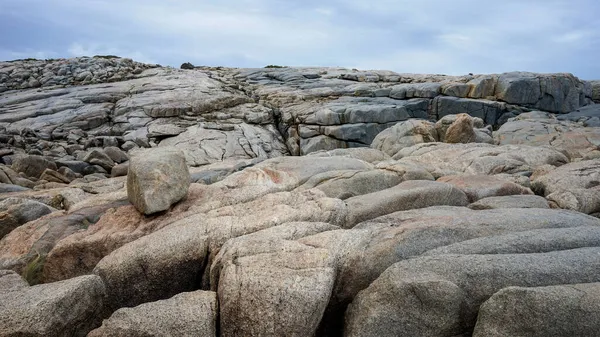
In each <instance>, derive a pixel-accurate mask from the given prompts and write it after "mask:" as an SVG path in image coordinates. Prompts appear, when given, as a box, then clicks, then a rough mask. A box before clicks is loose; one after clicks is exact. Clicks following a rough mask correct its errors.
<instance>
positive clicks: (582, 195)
mask: <svg viewBox="0 0 600 337" xmlns="http://www.w3.org/2000/svg"><path fill="white" fill-rule="evenodd" d="M532 187H533V189H535V190H536V192H538V193H539V194H541V195H544V196H546V198H547V199H548V200H550V201H551V202H554V203H555V204H557V205H558V206H559V207H561V208H566V209H572V210H576V211H579V212H582V213H586V214H594V213H598V212H600V159H595V160H584V161H580V162H575V163H570V164H567V165H563V166H561V167H559V168H557V169H556V170H553V171H551V172H548V173H547V174H544V175H542V176H539V177H538V178H536V179H535V180H534V181H533V184H532Z"/></svg>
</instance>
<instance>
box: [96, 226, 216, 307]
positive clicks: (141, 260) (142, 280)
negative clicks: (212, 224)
mask: <svg viewBox="0 0 600 337" xmlns="http://www.w3.org/2000/svg"><path fill="white" fill-rule="evenodd" d="M206 256H207V237H206V236H201V235H198V231H196V230H194V228H192V227H191V226H187V227H177V226H175V227H167V228H165V229H163V230H160V231H158V232H155V233H153V234H150V235H147V236H145V237H142V238H140V239H138V240H136V241H133V242H131V243H128V244H126V245H124V246H123V247H121V248H119V249H117V250H115V251H113V252H112V253H111V254H110V255H108V256H106V257H105V258H103V259H102V260H100V262H99V263H98V264H97V265H96V268H94V273H95V274H96V275H98V276H100V277H101V278H102V281H103V282H104V283H105V284H106V287H107V303H106V306H107V312H106V313H108V314H109V313H111V312H112V311H114V310H116V309H119V308H121V307H132V306H136V305H139V304H141V303H144V302H151V301H156V300H161V299H166V298H169V297H171V296H173V295H175V294H177V293H180V292H184V291H192V290H194V289H196V287H197V283H198V281H199V279H200V278H201V275H202V271H203V270H204V264H205V258H206Z"/></svg>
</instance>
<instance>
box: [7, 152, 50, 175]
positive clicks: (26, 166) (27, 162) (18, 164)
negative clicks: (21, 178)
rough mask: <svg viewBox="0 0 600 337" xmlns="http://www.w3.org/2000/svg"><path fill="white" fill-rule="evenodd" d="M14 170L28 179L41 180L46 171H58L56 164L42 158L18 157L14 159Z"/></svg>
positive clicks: (32, 156) (31, 156)
mask: <svg viewBox="0 0 600 337" xmlns="http://www.w3.org/2000/svg"><path fill="white" fill-rule="evenodd" d="M11 167H12V169H13V170H15V171H17V172H22V173H24V174H25V175H26V176H28V177H32V178H39V177H40V176H41V175H42V173H43V172H44V170H46V169H51V170H54V171H56V170H57V167H56V163H55V162H54V161H52V160H48V159H47V158H45V157H42V156H35V155H30V156H23V155H21V156H17V157H16V158H14V159H13V163H12V166H11Z"/></svg>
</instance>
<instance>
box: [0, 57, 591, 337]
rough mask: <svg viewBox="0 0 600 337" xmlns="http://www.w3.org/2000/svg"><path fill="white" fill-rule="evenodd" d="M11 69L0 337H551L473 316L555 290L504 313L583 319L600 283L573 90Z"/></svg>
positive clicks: (129, 67)
mask: <svg viewBox="0 0 600 337" xmlns="http://www.w3.org/2000/svg"><path fill="white" fill-rule="evenodd" d="M4 65H5V64H4V63H2V65H1V66H0V84H3V85H4V88H5V89H4V91H3V92H1V93H0V184H1V185H0V223H2V221H4V223H2V224H4V225H5V226H4V227H3V228H4V229H6V228H10V232H8V231H6V232H7V234H6V235H4V237H2V238H0V269H2V270H1V271H0V297H2V296H4V297H2V298H0V316H2V315H5V316H6V317H8V318H7V319H4V318H2V319H0V321H2V324H5V325H6V327H7V328H6V329H5V327H4V326H2V327H0V331H2V332H4V331H13V330H7V329H17V330H18V329H21V330H19V331H20V332H18V333H21V334H28V333H29V332H31V333H32V334H33V335H36V334H37V335H50V336H52V335H85V334H87V333H88V332H90V331H91V330H93V329H96V330H94V331H92V332H91V333H90V336H103V335H109V336H111V335H112V336H122V335H127V336H130V335H133V336H136V335H140V336H141V335H144V336H145V335H194V334H198V335H207V336H216V335H224V336H239V335H244V336H254V335H261V336H307V335H310V336H313V335H314V336H341V335H343V334H346V335H348V336H354V335H361V336H370V335H373V336H375V335H376V336H380V335H383V336H385V335H394V336H395V335H402V334H410V335H411V336H419V335H426V336H459V335H471V334H473V333H476V334H480V335H481V334H483V335H486V334H488V332H489V331H490V330H495V329H496V327H495V325H494V324H496V323H495V322H496V321H498V322H509V323H507V324H504V323H502V324H503V326H504V327H508V328H513V327H514V328H515V329H519V327H521V326H523V325H529V324H530V323H531V325H536V324H537V325H536V326H539V331H547V332H548V333H553V331H558V330H556V329H562V326H566V327H569V326H568V325H563V324H560V325H557V326H556V327H551V326H548V323H546V322H549V321H554V318H553V317H554V316H552V315H549V316H547V317H543V319H540V320H539V321H536V322H533V321H532V320H531V317H528V316H526V315H522V314H521V315H512V314H513V313H512V312H511V313H509V314H508V315H507V314H506V312H503V311H501V310H499V309H498V308H499V306H490V307H489V308H487V309H486V304H484V303H486V301H489V302H490V303H494V301H495V298H494V297H495V296H496V295H498V294H502V293H503V292H504V291H507V290H506V289H512V288H510V287H514V286H517V287H527V289H533V290H534V291H537V289H541V288H540V287H546V286H558V287H564V288H559V289H556V290H552V292H551V293H552V294H551V296H546V294H547V292H544V291H542V292H541V293H542V294H543V295H538V293H536V294H534V295H532V297H527V296H522V297H521V296H520V297H519V300H522V302H520V303H517V302H514V303H515V308H520V307H523V308H528V307H529V306H530V305H532V303H533V302H535V305H537V307H536V308H539V310H538V311H543V310H544V308H550V307H552V308H554V307H556V308H557V310H556V313H555V315H561V317H572V318H573V321H574V322H579V321H581V320H580V319H579V318H578V316H577V313H575V312H574V310H575V309H573V308H574V306H576V305H579V304H582V303H587V302H585V301H586V300H585V296H587V295H581V296H583V297H581V296H580V297H577V295H575V293H574V292H571V291H570V289H573V288H569V287H570V285H571V284H575V283H591V282H600V279H598V270H600V269H599V268H598V267H599V266H598V258H597V257H598V251H597V250H598V247H600V220H599V219H598V217H599V215H600V211H599V210H598V207H596V206H597V204H598V200H600V198H599V197H598V195H596V194H597V193H596V191H597V187H598V186H597V185H598V180H599V179H598V177H596V171H598V169H597V167H596V166H597V157H598V153H599V152H598V147H597V145H598V142H597V139H596V138H597V134H598V132H596V131H597V130H596V129H597V128H598V127H600V125H596V124H597V123H598V121H600V120H599V119H598V113H597V112H598V111H599V110H598V108H597V106H595V105H592V104H590V103H591V100H592V99H593V98H594V91H593V90H594V89H593V88H594V85H593V84H589V83H587V82H583V81H580V80H578V79H576V78H575V77H573V76H572V75H569V74H544V75H542V74H532V73H507V74H497V75H465V76H443V75H416V74H398V73H394V72H389V71H358V70H349V69H344V68H289V67H268V68H264V69H230V68H222V67H218V68H209V67H195V66H192V65H186V66H185V67H184V68H185V69H172V68H166V67H154V66H144V65H137V64H134V63H131V62H130V61H128V60H121V59H110V58H109V59H103V58H82V59H77V60H56V61H43V62H42V61H39V62H34V61H19V62H13V63H11V64H9V66H10V67H12V68H11V69H10V70H9V71H6V72H3V69H4V68H3V67H4ZM66 65H70V66H69V67H67V66H66ZM36 67H37V68H36ZM42 67H43V69H44V71H42V73H47V75H48V78H50V77H52V76H54V77H52V79H49V80H46V79H45V80H44V81H41V80H40V76H41V75H40V74H39V73H40V71H38V70H35V71H33V70H32V71H31V75H29V77H27V78H25V77H22V78H21V77H19V76H21V75H19V72H20V71H21V70H28V69H30V68H31V69H34V68H35V69H41V68H42ZM56 67H58V68H56ZM61 67H67V68H68V70H69V71H70V72H65V73H64V75H57V72H58V71H60V72H61V74H62V73H63V72H64V71H67V70H66V69H65V70H64V71H63V70H60V69H62V68H61ZM55 68H56V69H57V70H56V71H55ZM116 68H119V69H118V70H115V69H116ZM86 69H87V70H86ZM99 69H100V70H99ZM102 69H105V70H107V72H106V74H105V75H102ZM88 70H89V71H90V72H91V76H92V77H89V74H84V73H85V72H86V71H88ZM115 71H117V73H118V74H121V75H122V76H120V77H119V76H117V77H114V75H115ZM55 72H56V73H55ZM110 72H112V73H111V74H109V73H110ZM51 73H52V74H51ZM6 74H9V75H10V76H9V75H6ZM13 75H14V77H13ZM7 76H8V77H7ZM56 76H64V77H65V78H64V79H55V77H56ZM32 77H33V78H34V79H37V80H38V81H40V86H39V87H35V88H33V87H31V88H30V87H28V86H29V85H30V79H31V78H32ZM53 81H54V82H53ZM34 84H35V83H32V84H31V85H34ZM35 85H36V86H37V84H35ZM7 86H10V88H8V87H7ZM6 88H8V89H6ZM0 91H1V90H0ZM173 148H175V152H173V150H172V149H173ZM290 155H292V156H290ZM300 155H301V156H300ZM188 172H189V173H188ZM124 176H127V177H124ZM144 177H145V178H144ZM134 187H135V188H134ZM128 190H130V191H128ZM144 191H146V192H147V191H153V193H148V194H144V193H142V192H144ZM128 192H132V193H128ZM533 193H536V194H538V195H533ZM144 196H145V197H144ZM138 201H143V202H138ZM132 203H133V205H132ZM157 204H161V205H159V206H160V207H158V206H157V207H154V206H156V205H157ZM2 205H4V206H2ZM150 206H152V207H150ZM1 207H3V208H1ZM586 213H587V214H586ZM6 224H8V226H6ZM26 283H29V284H31V285H32V286H28V285H27V284H26ZM40 283H41V284H40ZM37 284H39V285H37ZM503 289H504V290H503ZM559 293H560V295H557V296H556V297H555V296H554V294H559ZM578 293H579V292H578ZM511 296H513V295H510V296H508V297H507V298H509V299H510V298H512V297H511ZM498 297H500V296H498ZM513 297H514V296H513ZM559 298H560V299H564V301H561V302H560V303H556V301H558V300H557V299H559ZM38 300H39V301H38ZM498 301H505V300H504V299H502V298H501V299H499V300H498ZM510 301H513V299H510ZM53 303H57V304H56V305H55V306H53V305H54V304H53ZM65 303H66V304H65ZM90 303H93V305H91V304H90ZM217 303H218V305H217ZM42 304H43V305H42ZM482 304H483V305H482ZM3 305H4V307H3ZM49 305H50V307H49ZM2 308H5V309H2ZM65 308H68V309H69V310H68V311H69V312H68V313H67V312H66V311H65V310H66V309H65ZM480 308H481V309H480ZM2 310H4V311H2ZM40 310H42V311H44V312H43V313H42V312H40ZM519 310H520V309H519ZM13 312H16V313H17V314H13ZM515 312H517V311H515ZM32 317H35V320H33V318H32ZM57 317H61V319H62V320H58V319H57ZM478 317H479V319H480V322H481V323H478V324H477V327H476V322H477V319H478ZM101 318H104V319H105V320H104V322H103V324H102V326H101V327H100V323H101V322H100V320H101ZM556 321H557V322H562V321H560V320H558V319H557V320H556ZM9 326H10V327H9ZM582 328H585V326H582ZM474 329H475V332H474ZM552 329H554V330H552ZM34 330H35V331H34ZM15 331H16V330H15ZM32 331H33V332H32ZM565 331H566V330H565ZM570 331H571V332H572V333H578V332H577V331H579V330H570ZM581 331H585V330H581ZM2 332H0V335H2ZM18 333H17V332H14V333H12V332H10V333H9V334H18Z"/></svg>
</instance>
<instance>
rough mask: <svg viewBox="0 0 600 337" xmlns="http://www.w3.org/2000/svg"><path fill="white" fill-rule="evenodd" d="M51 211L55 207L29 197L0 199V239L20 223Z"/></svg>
mask: <svg viewBox="0 0 600 337" xmlns="http://www.w3.org/2000/svg"><path fill="white" fill-rule="evenodd" d="M53 211H56V209H54V208H52V207H50V206H48V205H46V204H43V203H41V202H38V201H34V200H29V199H23V198H7V199H4V200H2V201H0V239H2V238H3V237H4V236H5V235H6V234H8V233H10V232H11V231H12V230H13V229H15V228H17V227H19V226H21V225H22V224H24V223H27V222H29V221H33V220H36V219H38V218H40V217H42V216H44V215H46V214H50V213H52V212H53Z"/></svg>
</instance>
